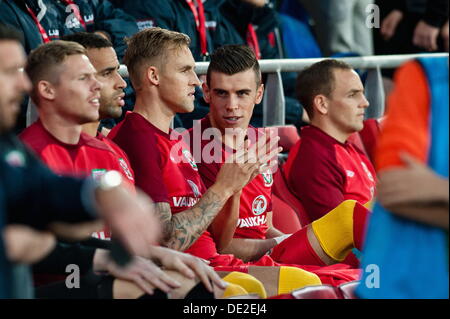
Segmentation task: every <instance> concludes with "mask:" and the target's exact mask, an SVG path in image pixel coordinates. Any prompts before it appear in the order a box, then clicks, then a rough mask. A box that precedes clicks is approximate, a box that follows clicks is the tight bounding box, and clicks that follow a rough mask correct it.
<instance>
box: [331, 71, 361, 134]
mask: <svg viewBox="0 0 450 319" xmlns="http://www.w3.org/2000/svg"><path fill="white" fill-rule="evenodd" d="M334 79H335V81H334V90H333V92H332V93H331V95H330V97H329V98H328V102H329V108H328V112H329V113H328V119H329V121H330V124H331V125H332V126H333V127H334V129H335V130H337V131H338V132H340V133H343V134H351V133H354V132H358V131H360V130H362V129H363V127H364V124H363V121H364V112H365V110H366V108H367V107H368V106H369V102H368V101H367V100H366V97H365V96H364V87H363V85H362V83H361V79H360V78H359V76H358V74H357V73H356V72H355V71H353V70H341V69H337V70H334Z"/></svg>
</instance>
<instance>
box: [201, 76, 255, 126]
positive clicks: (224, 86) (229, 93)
mask: <svg viewBox="0 0 450 319" xmlns="http://www.w3.org/2000/svg"><path fill="white" fill-rule="evenodd" d="M256 79H257V78H256V74H255V72H254V71H253V69H248V70H246V71H243V72H239V73H236V74H233V75H227V74H224V73H221V72H211V74H210V80H209V82H210V83H207V84H204V85H203V92H204V96H205V101H206V102H208V103H209V106H210V118H211V121H212V122H213V124H214V126H215V127H217V128H219V129H221V130H224V129H225V128H242V129H246V128H247V127H248V124H249V123H250V119H251V117H252V114H253V108H254V107H255V104H258V103H260V102H261V100H262V97H263V92H264V88H263V85H262V84H260V85H258V84H257V80H256Z"/></svg>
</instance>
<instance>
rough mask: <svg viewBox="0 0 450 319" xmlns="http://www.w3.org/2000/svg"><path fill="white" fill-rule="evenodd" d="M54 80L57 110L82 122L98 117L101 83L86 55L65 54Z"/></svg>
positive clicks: (75, 121)
mask: <svg viewBox="0 0 450 319" xmlns="http://www.w3.org/2000/svg"><path fill="white" fill-rule="evenodd" d="M60 69H61V70H62V71H61V73H60V74H59V81H58V83H56V84H54V88H55V97H54V103H56V105H57V106H58V107H57V111H58V112H59V113H60V115H61V116H62V117H64V118H66V119H68V120H70V121H72V122H74V123H77V124H85V123H89V122H93V121H97V120H98V119H99V113H98V112H99V107H100V88H101V84H100V82H99V81H97V79H96V78H95V75H96V73H97V72H96V71H95V69H94V67H93V66H92V64H91V62H89V59H88V57H87V56H85V55H81V54H77V55H71V56H68V57H67V58H66V59H65V61H64V63H63V64H62V66H61V68H60Z"/></svg>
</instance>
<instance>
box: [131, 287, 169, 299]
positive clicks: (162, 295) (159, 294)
mask: <svg viewBox="0 0 450 319" xmlns="http://www.w3.org/2000/svg"><path fill="white" fill-rule="evenodd" d="M137 299H168V298H167V294H166V293H165V292H164V291H162V290H159V289H155V290H154V291H153V295H149V294H143V295H142V296H140V297H139V298H137Z"/></svg>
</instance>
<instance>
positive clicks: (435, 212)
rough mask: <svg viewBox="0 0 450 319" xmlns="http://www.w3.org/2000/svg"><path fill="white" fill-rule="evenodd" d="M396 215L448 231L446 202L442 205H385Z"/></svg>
mask: <svg viewBox="0 0 450 319" xmlns="http://www.w3.org/2000/svg"><path fill="white" fill-rule="evenodd" d="M387 208H388V209H389V211H390V212H391V213H393V214H395V215H397V216H400V217H403V218H407V219H411V220H414V221H417V222H420V223H425V224H428V225H431V226H435V227H439V228H443V229H446V230H447V231H448V228H449V227H448V224H449V211H448V203H446V204H442V205H427V206H426V205H420V204H417V203H411V204H406V205H395V206H391V207H387Z"/></svg>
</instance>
